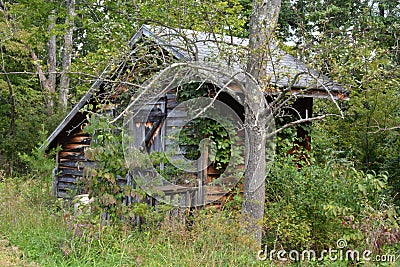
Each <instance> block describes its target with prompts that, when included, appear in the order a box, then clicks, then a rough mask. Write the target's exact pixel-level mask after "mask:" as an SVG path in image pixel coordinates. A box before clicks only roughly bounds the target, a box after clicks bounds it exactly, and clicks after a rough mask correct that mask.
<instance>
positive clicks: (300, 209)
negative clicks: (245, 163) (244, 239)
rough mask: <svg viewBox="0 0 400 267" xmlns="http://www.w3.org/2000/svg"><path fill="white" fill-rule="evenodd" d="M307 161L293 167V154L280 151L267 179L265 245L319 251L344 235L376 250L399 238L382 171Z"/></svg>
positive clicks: (359, 245) (350, 242)
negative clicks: (365, 170) (280, 154)
mask: <svg viewBox="0 0 400 267" xmlns="http://www.w3.org/2000/svg"><path fill="white" fill-rule="evenodd" d="M308 160H309V161H311V164H309V165H306V164H303V165H302V166H301V168H299V167H298V164H297V163H298V158H296V157H295V156H281V157H279V158H278V159H277V160H276V161H275V164H274V166H273V169H272V172H271V174H270V176H269V177H268V178H267V181H266V184H267V190H266V192H267V202H266V212H265V214H266V216H265V229H266V232H267V235H266V237H267V240H266V242H267V244H268V246H269V247H274V248H284V249H289V250H290V249H297V250H301V249H314V250H316V251H321V250H322V249H327V248H330V247H335V246H336V242H337V240H339V239H344V240H346V241H347V243H348V246H349V247H350V248H361V249H369V250H371V251H374V252H381V250H382V249H383V248H384V246H385V244H393V243H397V242H398V241H399V240H400V235H399V225H398V215H397V213H396V211H395V208H394V205H393V204H391V201H390V198H389V196H388V190H389V187H388V177H387V176H386V174H383V173H379V174H377V173H374V172H369V173H365V172H362V171H358V170H356V169H354V168H352V166H351V164H345V163H340V164H337V163H335V162H334V161H331V162H326V163H325V164H322V163H318V162H315V160H313V157H312V156H310V158H308Z"/></svg>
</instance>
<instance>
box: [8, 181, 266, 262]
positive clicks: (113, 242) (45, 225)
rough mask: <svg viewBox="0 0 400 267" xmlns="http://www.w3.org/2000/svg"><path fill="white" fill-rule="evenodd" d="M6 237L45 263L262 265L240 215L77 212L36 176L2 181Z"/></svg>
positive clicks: (25, 254) (29, 256)
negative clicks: (135, 217)
mask: <svg viewBox="0 0 400 267" xmlns="http://www.w3.org/2000/svg"><path fill="white" fill-rule="evenodd" d="M0 217H1V220H0V236H2V238H5V239H7V240H9V241H10V242H11V243H12V244H13V245H14V246H18V247H19V249H20V250H21V251H23V257H24V258H25V259H26V260H27V261H31V262H32V261H33V262H36V263H37V264H38V265H40V266H256V265H258V264H259V262H258V261H257V259H256V253H255V252H254V250H253V249H251V248H250V247H251V244H249V242H248V241H247V239H246V238H245V237H243V235H242V234H241V232H240V228H239V223H238V221H237V220H236V219H235V217H234V216H233V217H232V216H231V217H229V216H225V215H224V214H223V213H221V212H213V211H212V210H208V211H199V212H198V213H197V214H196V216H194V219H193V220H192V221H191V222H190V225H188V224H187V223H186V224H185V223H183V222H182V220H180V219H179V216H178V218H174V217H168V216H167V217H165V219H163V220H158V219H157V220H156V219H154V220H152V219H151V218H159V217H160V211H150V212H149V213H148V214H147V217H148V223H147V224H146V225H143V226H141V227H133V226H130V225H127V224H125V225H107V226H103V225H101V224H100V218H93V217H91V216H90V215H89V216H87V215H86V214H85V213H84V214H83V215H79V216H75V215H74V213H73V211H72V210H71V209H70V208H68V207H67V206H65V205H62V203H61V202H57V201H55V200H54V199H52V197H51V196H50V193H49V190H48V187H47V186H43V185H40V184H38V182H37V181H36V180H27V181H18V180H16V179H4V180H3V181H2V182H0Z"/></svg>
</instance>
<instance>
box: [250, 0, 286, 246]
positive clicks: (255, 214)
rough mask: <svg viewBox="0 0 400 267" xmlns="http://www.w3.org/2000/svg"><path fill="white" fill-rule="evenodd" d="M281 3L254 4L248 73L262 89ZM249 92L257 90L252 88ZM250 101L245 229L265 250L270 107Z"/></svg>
mask: <svg viewBox="0 0 400 267" xmlns="http://www.w3.org/2000/svg"><path fill="white" fill-rule="evenodd" d="M280 7H281V1H280V0H261V1H260V0H254V2H253V9H252V14H251V18H250V40H249V59H248V62H247V72H248V73H249V74H250V75H251V76H252V77H253V78H254V79H255V80H256V81H257V82H258V83H259V85H262V81H263V79H264V77H265V75H266V69H265V66H266V62H267V59H268V57H267V56H268V47H269V42H270V41H271V39H272V36H273V30H274V28H275V26H276V23H277V20H278V16H279V11H280ZM247 89H249V90H257V89H255V88H252V87H251V86H248V87H247ZM249 96H250V97H247V99H246V101H247V102H246V118H245V120H246V128H247V140H248V147H247V152H248V162H247V166H246V173H245V177H244V197H243V207H242V215H243V217H244V219H245V222H246V225H245V229H246V231H247V233H248V234H249V235H251V236H252V237H254V241H255V242H256V244H257V245H259V246H261V240H262V221H263V217H264V202H265V176H266V172H265V167H266V162H265V160H266V159H265V142H266V122H267V118H266V117H267V107H266V105H265V98H264V95H263V93H262V92H259V91H257V92H249Z"/></svg>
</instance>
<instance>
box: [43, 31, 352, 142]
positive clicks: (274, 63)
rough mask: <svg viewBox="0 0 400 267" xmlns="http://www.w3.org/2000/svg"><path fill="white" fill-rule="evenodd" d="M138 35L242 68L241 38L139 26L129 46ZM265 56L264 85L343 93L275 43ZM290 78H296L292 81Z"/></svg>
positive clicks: (177, 53) (182, 54) (244, 42)
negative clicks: (265, 74) (267, 55)
mask: <svg viewBox="0 0 400 267" xmlns="http://www.w3.org/2000/svg"><path fill="white" fill-rule="evenodd" d="M142 37H146V38H147V39H150V40H152V41H153V42H155V43H156V44H158V45H160V46H161V47H162V48H163V49H165V50H167V51H169V52H170V53H171V54H172V55H173V56H174V57H176V58H177V59H178V60H181V61H186V62H190V61H205V62H209V61H211V62H214V63H218V64H220V65H221V66H229V67H231V68H232V69H234V70H237V71H239V70H241V69H245V62H244V59H245V58H246V47H247V46H248V43H249V41H248V39H245V38H238V37H232V36H222V35H217V34H212V33H204V32H197V31H192V30H186V29H170V28H166V27H153V26H147V25H143V26H142V27H141V28H140V29H139V30H138V32H137V33H136V34H135V35H134V36H133V37H132V38H131V40H130V42H129V46H130V47H133V46H134V45H135V43H136V42H138V41H139V40H140V39H141V38H142ZM269 56H270V59H271V60H269V61H268V63H267V66H266V71H267V77H268V85H270V86H271V87H275V88H288V87H289V86H290V88H291V89H292V93H296V94H299V95H302V96H309V97H310V96H311V97H320V98H332V97H333V98H336V99H337V98H341V97H340V96H341V95H342V94H346V90H345V89H344V88H343V87H342V86H340V85H339V84H337V83H334V82H332V81H331V80H330V79H329V78H328V77H326V76H324V75H322V74H320V73H318V72H317V71H315V70H313V69H310V68H308V67H307V66H306V65H305V64H304V63H302V62H300V61H299V60H297V59H296V58H294V57H293V56H291V55H289V54H287V53H285V52H283V51H282V50H280V49H279V48H277V47H276V46H275V45H271V46H270V51H269ZM112 65H113V62H111V63H110V64H109V65H108V67H107V68H106V69H105V70H104V71H103V73H102V74H101V75H100V77H99V78H98V79H97V80H96V82H95V83H94V84H93V85H92V86H91V87H90V89H89V90H88V92H87V93H86V94H85V95H84V96H83V97H82V98H81V99H80V101H79V102H78V104H77V105H76V106H74V107H73V109H72V110H71V111H70V112H69V113H68V115H67V116H66V117H65V118H64V119H63V120H62V121H61V123H60V124H59V125H58V126H57V128H56V129H55V130H54V131H53V133H52V134H51V135H50V136H49V137H48V138H47V140H46V147H48V148H51V147H54V146H55V145H56V144H55V141H56V139H57V136H59V135H60V134H61V133H62V132H63V130H65V129H66V127H68V126H69V125H70V124H71V121H72V120H73V118H74V117H75V116H76V115H77V114H78V113H79V111H80V110H81V109H82V108H83V107H84V106H85V104H87V103H88V101H89V100H90V99H91V97H92V96H93V95H94V93H95V92H96V89H98V88H99V87H100V86H101V84H102V83H103V79H104V78H106V77H105V76H107V75H109V71H110V69H111V68H110V67H111V66H112ZM294 77H296V79H295V80H294V81H293V79H294ZM328 91H329V92H328ZM69 127H71V125H70V126H69Z"/></svg>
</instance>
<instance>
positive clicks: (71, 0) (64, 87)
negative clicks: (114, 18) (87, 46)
mask: <svg viewBox="0 0 400 267" xmlns="http://www.w3.org/2000/svg"><path fill="white" fill-rule="evenodd" d="M67 10H68V17H67V19H66V24H67V25H68V29H67V32H66V33H65V35H64V50H63V56H62V70H61V77H60V105H61V108H62V109H63V110H64V111H65V110H66V109H67V105H68V93H69V77H68V72H69V70H70V67H71V58H72V41H73V40H72V38H73V30H74V17H75V0H67Z"/></svg>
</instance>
